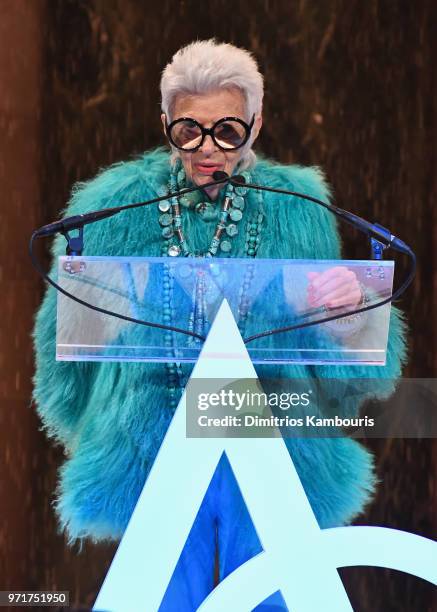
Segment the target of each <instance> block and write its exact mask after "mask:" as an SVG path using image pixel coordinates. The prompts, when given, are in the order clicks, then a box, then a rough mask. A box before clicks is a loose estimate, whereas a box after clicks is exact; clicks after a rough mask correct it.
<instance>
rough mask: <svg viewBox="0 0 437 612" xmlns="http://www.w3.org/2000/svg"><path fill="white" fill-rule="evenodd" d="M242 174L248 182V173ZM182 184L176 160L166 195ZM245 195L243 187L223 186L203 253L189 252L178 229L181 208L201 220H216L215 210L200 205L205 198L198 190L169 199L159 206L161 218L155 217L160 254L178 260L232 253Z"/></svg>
mask: <svg viewBox="0 0 437 612" xmlns="http://www.w3.org/2000/svg"><path fill="white" fill-rule="evenodd" d="M245 174H246V176H245V178H246V180H248V179H249V175H248V173H245ZM243 176H244V173H243ZM185 180H186V177H185V171H184V168H183V167H182V164H181V161H180V160H177V162H176V164H175V167H174V168H173V169H172V171H171V174H170V182H169V192H170V193H174V192H177V191H180V190H181V189H183V187H184V186H185ZM246 193H247V188H246V187H244V186H237V187H234V185H231V183H228V184H227V186H226V192H225V195H224V198H223V203H222V205H221V210H220V212H219V213H218V222H217V225H216V228H215V231H214V235H213V237H212V240H211V243H210V245H209V247H208V249H207V250H206V252H205V253H200V252H198V251H195V250H193V249H190V247H189V243H188V240H187V238H186V237H185V234H184V230H183V227H182V214H181V213H182V210H183V208H185V209H194V210H195V211H196V213H197V214H199V216H200V217H201V218H203V219H204V220H211V219H214V218H215V217H216V216H217V209H216V207H215V206H214V204H213V203H212V202H208V201H206V202H205V201H203V200H204V199H205V197H206V196H205V195H204V194H203V193H202V191H200V190H199V191H197V192H193V193H192V194H191V193H190V194H185V195H183V196H181V197H180V198H177V197H173V198H171V199H169V200H164V201H163V202H160V203H159V205H158V208H159V211H160V212H161V213H162V214H161V215H160V217H159V223H160V225H161V227H162V228H163V229H162V237H163V238H164V241H165V246H163V248H162V251H163V254H165V255H169V256H170V257H178V256H179V255H183V256H185V257H213V256H214V255H217V252H218V251H219V250H220V252H221V253H222V254H228V253H229V252H230V251H231V249H232V238H234V236H237V234H238V225H237V224H238V223H239V222H240V221H241V219H242V218H243V211H244V208H245V200H244V195H246Z"/></svg>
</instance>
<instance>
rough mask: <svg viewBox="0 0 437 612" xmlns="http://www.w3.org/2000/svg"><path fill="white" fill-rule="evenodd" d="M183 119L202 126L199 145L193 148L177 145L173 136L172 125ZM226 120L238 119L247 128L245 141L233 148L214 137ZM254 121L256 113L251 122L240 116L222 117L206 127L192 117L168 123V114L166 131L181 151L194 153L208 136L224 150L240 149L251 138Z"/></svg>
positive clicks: (180, 118)
mask: <svg viewBox="0 0 437 612" xmlns="http://www.w3.org/2000/svg"><path fill="white" fill-rule="evenodd" d="M182 121H191V122H192V123H194V124H195V125H197V126H198V127H199V128H200V131H201V133H202V138H201V140H200V142H199V144H198V145H197V147H193V148H192V149H184V147H180V146H179V145H177V144H176V143H175V142H174V140H173V138H172V137H171V129H172V127H173V126H174V125H175V124H176V123H181V122H182ZM225 121H236V122H237V123H239V124H240V125H242V126H243V127H244V129H245V130H246V137H245V138H244V140H243V142H242V143H241V144H239V145H238V147H233V148H226V147H222V146H221V145H219V143H218V142H217V141H216V139H215V138H214V129H215V128H216V126H217V125H219V124H220V123H222V122H225ZM254 123H255V113H254V114H253V117H252V120H251V122H250V123H246V122H245V121H243V119H240V117H222V118H221V119H218V120H217V121H216V122H215V123H214V124H213V125H212V126H211V127H210V128H206V127H204V126H203V125H202V124H201V123H199V122H198V121H196V119H193V118H192V117H179V118H178V119H175V120H174V121H172V122H171V123H170V124H168V123H167V116H166V117H165V133H166V136H167V138H168V139H169V141H170V142H171V144H172V145H173V146H174V147H176V148H177V149H179V151H186V152H187V153H192V152H193V151H197V150H198V149H200V147H201V146H202V145H203V143H204V141H205V138H206V136H211V140H212V141H213V143H214V144H215V145H216V146H217V147H218V148H219V149H221V150H222V151H237V150H238V149H241V147H243V146H244V145H245V144H246V142H247V141H248V140H249V138H250V134H251V132H252V128H253V124H254Z"/></svg>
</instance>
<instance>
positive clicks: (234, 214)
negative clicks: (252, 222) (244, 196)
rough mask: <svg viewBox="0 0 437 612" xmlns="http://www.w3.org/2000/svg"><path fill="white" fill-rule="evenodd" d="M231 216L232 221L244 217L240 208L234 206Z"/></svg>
mask: <svg viewBox="0 0 437 612" xmlns="http://www.w3.org/2000/svg"><path fill="white" fill-rule="evenodd" d="M229 216H230V217H231V219H232V221H240V220H241V219H242V217H243V213H242V212H241V210H239V209H238V208H232V210H231V212H230V213H229Z"/></svg>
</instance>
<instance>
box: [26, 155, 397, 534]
mask: <svg viewBox="0 0 437 612" xmlns="http://www.w3.org/2000/svg"><path fill="white" fill-rule="evenodd" d="M169 169H170V165H169V153H168V151H166V150H164V149H158V150H155V151H151V152H147V153H145V154H144V155H143V156H141V157H140V158H138V159H135V160H133V161H129V162H126V163H119V164H116V165H114V166H112V167H110V168H109V169H106V170H104V171H102V172H101V173H100V174H99V175H98V176H97V177H96V178H94V179H93V180H91V181H89V182H86V183H81V184H79V185H77V186H76V188H75V189H74V191H73V194H72V198H71V201H70V204H69V206H68V208H67V210H66V214H67V215H74V214H79V213H84V212H88V211H92V210H95V209H100V208H106V207H111V206H115V205H118V204H127V203H130V202H139V201H143V200H147V199H151V198H153V197H156V195H157V190H158V189H159V187H162V186H166V185H167V183H168V179H169ZM252 174H253V182H255V183H259V184H265V185H270V186H272V187H282V188H286V189H289V190H294V191H299V192H303V193H306V194H308V195H312V196H314V197H317V198H320V199H324V200H327V199H328V198H329V191H328V188H327V186H326V184H325V182H324V179H323V175H322V174H321V172H320V171H319V170H318V169H317V168H312V167H300V166H284V165H279V164H275V163H273V162H270V161H266V160H260V161H258V162H257V164H256V166H255V167H254V168H253V169H252ZM256 198H257V196H256V194H255V192H249V200H248V202H247V205H246V210H245V213H244V214H245V215H247V216H248V218H250V214H251V210H255V208H256V207H257V206H258V202H257V199H256ZM293 200H294V201H293ZM264 210H265V213H266V214H265V218H264V220H263V224H262V229H261V234H260V239H261V240H260V245H259V249H258V253H257V256H258V257H263V258H298V259H312V258H314V259H316V258H317V259H337V258H340V243H339V237H338V234H337V229H336V222H335V219H334V218H333V216H331V215H330V213H328V211H326V210H325V209H323V208H321V207H319V206H317V205H314V204H312V203H309V202H307V201H304V200H298V199H297V198H296V199H291V201H289V202H286V201H284V197H281V196H277V195H272V194H266V195H265V196H264ZM158 216H159V215H158V211H157V208H156V206H155V205H152V206H149V207H146V208H140V209H136V210H129V211H127V212H125V213H123V214H122V216H120V215H119V216H117V217H112V218H109V219H106V220H104V221H102V222H100V223H96V224H94V225H88V226H86V228H85V250H84V254H85V255H108V256H111V255H127V256H128V255H135V256H161V244H162V239H161V227H160V226H159V223H158ZM184 223H185V234H186V236H188V239H189V241H190V244H192V245H194V247H195V248H197V249H199V250H202V249H203V250H206V249H207V247H208V245H209V243H210V240H211V237H212V234H213V232H214V228H215V225H216V221H215V220H214V221H212V222H209V221H205V220H203V219H201V218H199V216H198V215H196V213H193V212H192V211H186V212H185V213H184ZM243 223H244V218H243V221H242V222H241V223H240V227H241V226H242V225H243ZM64 254H65V239H64V238H63V237H62V236H60V237H58V238H56V239H55V242H54V245H53V255H54V256H58V255H64ZM232 255H233V256H237V257H244V256H245V236H244V232H243V231H240V234H239V235H238V236H236V237H235V238H234V240H233V246H232ZM52 275H53V276H55V275H56V274H55V268H54V267H53V269H52ZM55 329H56V291H55V290H54V289H53V288H52V287H49V288H48V290H47V293H46V295H45V297H44V301H43V303H42V305H41V307H40V309H39V311H38V313H37V316H36V323H35V329H34V345H35V351H36V373H35V379H34V399H35V402H36V406H37V410H38V414H39V416H40V418H41V420H42V423H43V427H44V429H45V430H46V432H47V434H48V435H49V436H50V437H52V438H53V439H54V440H55V441H57V442H59V443H60V444H62V445H63V447H64V449H65V453H66V461H65V463H64V464H63V466H62V467H61V470H60V478H59V485H58V491H57V496H56V512H57V514H58V517H59V522H60V525H61V528H62V529H65V530H66V532H67V535H68V537H69V541H70V542H73V541H75V540H77V539H81V538H84V537H89V538H92V539H93V540H101V539H119V538H120V537H121V536H122V534H123V531H124V529H125V528H126V525H127V523H128V521H129V518H130V515H131V513H132V511H133V509H134V506H135V504H136V501H137V498H138V496H139V494H140V492H141V490H142V487H143V485H144V482H145V480H146V478H147V475H148V472H149V470H150V468H151V466H152V464H153V461H154V458H155V456H156V454H157V452H158V449H159V446H160V444H161V442H162V439H163V437H164V435H165V432H166V430H167V427H168V425H169V423H170V421H171V418H172V415H173V409H171V408H170V407H169V406H170V404H169V397H168V389H167V386H166V383H165V376H164V374H165V372H164V366H163V365H161V364H153V363H102V364H99V363H93V362H91V363H90V362H56V361H55ZM260 329H263V326H262V325H260ZM404 336H405V325H404V323H403V320H402V317H401V314H400V313H399V311H398V310H396V309H395V308H392V311H391V321H390V334H389V347H388V359H387V365H386V366H385V367H373V368H372V367H370V366H367V367H364V366H341V367H339V366H324V367H321V366H298V365H295V366H287V367H284V366H281V367H279V366H263V367H262V368H257V370H258V371H259V374H260V375H261V374H262V373H264V374H266V375H267V376H269V377H281V376H290V377H306V376H312V377H314V376H316V377H318V378H319V379H321V378H323V377H326V378H329V377H341V378H348V377H362V378H363V379H364V378H366V377H369V378H370V377H372V378H373V379H374V380H373V383H372V389H371V391H370V392H369V393H368V394H367V395H368V396H372V397H386V396H388V395H389V394H390V393H391V392H392V391H393V388H392V386H393V385H392V382H391V381H392V380H393V379H395V378H396V377H398V376H399V375H400V373H401V367H402V365H403V362H404V361H405V354H406V351H405V340H404ZM261 370H263V372H260V371H261ZM358 407H359V406H358V405H354V406H352V407H350V408H349V409H348V411H349V412H350V413H354V414H356V413H357V411H358ZM286 443H287V447H288V449H289V452H290V455H291V457H292V459H293V461H294V463H295V466H296V469H297V471H298V473H299V476H300V478H301V481H302V484H303V486H304V488H305V491H306V493H307V496H308V498H309V500H310V502H311V505H312V508H313V510H314V513H315V515H316V517H317V520H318V522H319V524H320V526H321V527H322V528H323V527H333V526H339V525H344V524H347V523H349V522H350V521H351V520H352V519H353V518H354V517H355V516H357V515H358V514H359V513H361V512H362V511H363V508H364V507H365V505H366V503H367V502H368V501H369V500H370V499H371V497H372V493H373V489H374V486H375V481H376V478H375V475H374V471H373V461H372V456H371V454H370V453H369V452H368V451H367V450H366V449H365V448H364V446H362V445H361V444H359V443H358V442H356V441H353V440H350V439H347V438H331V439H329V438H328V439H288V440H287V441H286Z"/></svg>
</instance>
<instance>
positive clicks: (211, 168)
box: [195, 162, 221, 174]
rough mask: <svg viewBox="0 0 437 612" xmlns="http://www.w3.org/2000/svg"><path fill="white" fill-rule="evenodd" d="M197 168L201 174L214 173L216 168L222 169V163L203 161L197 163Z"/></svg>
mask: <svg viewBox="0 0 437 612" xmlns="http://www.w3.org/2000/svg"><path fill="white" fill-rule="evenodd" d="M195 168H196V170H197V171H198V172H200V174H214V172H215V171H216V170H221V164H214V163H211V162H203V163H200V164H195Z"/></svg>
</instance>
